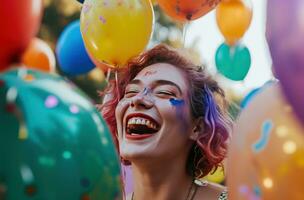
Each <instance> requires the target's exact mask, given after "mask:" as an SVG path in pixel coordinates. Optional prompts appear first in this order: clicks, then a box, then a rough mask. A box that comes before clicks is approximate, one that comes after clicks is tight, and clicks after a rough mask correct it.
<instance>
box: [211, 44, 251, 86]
mask: <svg viewBox="0 0 304 200" xmlns="http://www.w3.org/2000/svg"><path fill="white" fill-rule="evenodd" d="M215 64H216V68H217V70H218V71H219V72H220V73H221V74H222V75H224V76H225V77H226V78H228V79H231V80H234V81H241V80H244V78H245V77H246V75H247V73H248V71H249V69H250V65H251V57H250V52H249V50H248V48H247V47H245V46H243V45H240V44H238V45H236V46H233V47H230V46H228V45H227V44H225V43H223V44H222V45H221V46H220V47H219V48H218V49H217V51H216V55H215Z"/></svg>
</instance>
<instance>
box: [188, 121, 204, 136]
mask: <svg viewBox="0 0 304 200" xmlns="http://www.w3.org/2000/svg"><path fill="white" fill-rule="evenodd" d="M203 130H204V120H203V117H199V118H197V119H195V120H194V122H193V128H192V131H191V133H190V139H191V140H194V141H196V140H197V138H198V136H199V135H200V133H202V132H203Z"/></svg>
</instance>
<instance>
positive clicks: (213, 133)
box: [100, 44, 232, 178]
mask: <svg viewBox="0 0 304 200" xmlns="http://www.w3.org/2000/svg"><path fill="white" fill-rule="evenodd" d="M155 63H168V64H172V65H174V66H176V67H177V68H179V69H181V70H182V71H184V73H185V75H186V77H187V79H188V81H189V83H190V86H189V88H190V94H189V95H190V104H191V112H192V116H193V118H194V119H196V118H199V117H201V118H202V119H203V122H204V124H203V127H204V129H203V130H202V133H201V134H200V136H199V138H198V139H197V141H196V143H195V144H194V145H193V147H192V149H191V150H190V153H189V156H188V161H187V170H188V173H189V174H190V175H192V176H195V177H197V178H201V177H203V176H205V175H207V174H208V173H209V172H211V171H212V170H215V169H216V168H217V167H218V166H220V165H221V162H222V161H223V159H224V158H225V156H226V154H227V141H228V139H229V136H230V133H231V130H232V121H231V118H230V117H229V115H228V113H227V105H228V104H227V101H226V99H225V95H224V91H223V90H222V89H221V88H220V87H219V86H218V84H217V82H216V81H214V80H213V79H212V78H211V77H210V76H209V75H208V74H207V73H206V71H205V68H204V67H201V66H197V65H194V64H193V63H192V62H190V61H189V60H188V59H186V58H185V57H183V56H182V55H181V54H180V53H179V52H177V51H175V50H173V49H170V48H169V47H167V46H166V45H163V44H160V45H157V46H156V47H154V48H153V49H151V50H148V51H146V52H144V53H143V54H141V55H139V56H138V57H135V58H133V59H131V60H130V61H129V62H128V64H127V66H126V68H125V69H124V70H123V71H122V72H121V74H122V75H120V76H119V77H120V79H119V80H118V83H116V82H115V81H111V84H110V86H109V87H108V89H107V90H106V92H105V94H108V95H110V96H111V98H110V100H109V101H107V102H105V103H104V104H103V105H102V106H101V107H100V109H101V112H102V115H103V117H104V119H105V121H106V122H107V124H108V126H109V128H110V130H111V132H112V134H113V138H114V141H115V144H116V146H117V149H119V148H118V139H117V129H116V119H115V112H114V111H115V108H116V106H117V104H118V102H119V100H120V97H121V96H122V94H124V89H125V87H126V85H127V84H128V83H129V82H130V81H131V80H132V79H133V78H134V77H135V76H136V75H137V74H138V73H139V72H140V71H141V70H142V69H143V68H145V67H147V66H150V65H152V64H155ZM117 84H118V85H117ZM122 161H123V163H124V164H128V161H125V160H122Z"/></svg>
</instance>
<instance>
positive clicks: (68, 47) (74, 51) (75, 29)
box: [56, 20, 95, 75]
mask: <svg viewBox="0 0 304 200" xmlns="http://www.w3.org/2000/svg"><path fill="white" fill-rule="evenodd" d="M56 55H57V59H58V62H59V65H60V69H61V70H62V71H63V72H64V73H66V74H67V75H80V74H85V73H87V72H89V71H90V70H92V69H93V68H94V67H95V65H94V63H93V62H92V61H91V59H90V57H89V55H88V53H87V51H86V49H85V47H84V43H83V39H82V36H81V32H80V22H79V20H77V21H74V22H72V23H70V24H69V25H68V26H67V27H66V28H65V29H64V30H63V32H62V34H61V35H60V37H59V40H58V43H57V47H56Z"/></svg>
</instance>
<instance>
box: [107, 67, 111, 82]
mask: <svg viewBox="0 0 304 200" xmlns="http://www.w3.org/2000/svg"><path fill="white" fill-rule="evenodd" d="M111 72H112V69H111V68H110V67H109V68H108V71H107V78H106V81H107V83H109V81H110V77H111Z"/></svg>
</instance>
